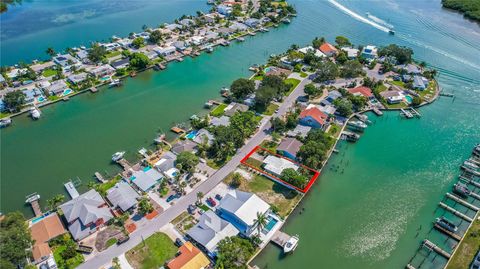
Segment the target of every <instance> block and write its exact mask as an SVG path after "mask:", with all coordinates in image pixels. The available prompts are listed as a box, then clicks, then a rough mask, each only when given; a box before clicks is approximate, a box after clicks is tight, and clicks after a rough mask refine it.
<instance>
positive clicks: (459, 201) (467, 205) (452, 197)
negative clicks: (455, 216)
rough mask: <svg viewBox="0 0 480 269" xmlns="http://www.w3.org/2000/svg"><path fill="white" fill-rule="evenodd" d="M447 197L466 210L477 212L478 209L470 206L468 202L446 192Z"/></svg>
mask: <svg viewBox="0 0 480 269" xmlns="http://www.w3.org/2000/svg"><path fill="white" fill-rule="evenodd" d="M447 197H448V198H450V199H452V200H453V201H455V202H457V203H459V204H461V205H463V206H465V207H467V208H470V209H472V210H475V211H478V210H479V208H478V207H476V206H474V205H472V204H470V203H469V202H467V201H465V200H463V199H461V198H460V197H458V196H455V195H453V194H451V193H448V192H447Z"/></svg>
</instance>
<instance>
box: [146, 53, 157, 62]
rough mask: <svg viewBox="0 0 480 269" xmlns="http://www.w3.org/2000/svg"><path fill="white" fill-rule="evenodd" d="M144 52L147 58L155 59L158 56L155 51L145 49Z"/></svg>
mask: <svg viewBox="0 0 480 269" xmlns="http://www.w3.org/2000/svg"><path fill="white" fill-rule="evenodd" d="M144 54H145V55H146V56H147V58H148V59H149V60H155V59H156V58H158V53H156V52H155V51H146V52H144Z"/></svg>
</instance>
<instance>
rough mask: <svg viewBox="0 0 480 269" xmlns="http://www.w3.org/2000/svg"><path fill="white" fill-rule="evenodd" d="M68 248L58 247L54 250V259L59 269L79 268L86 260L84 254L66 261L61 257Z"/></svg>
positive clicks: (78, 254)
mask: <svg viewBox="0 0 480 269" xmlns="http://www.w3.org/2000/svg"><path fill="white" fill-rule="evenodd" d="M66 248H67V247H66V246H56V247H55V248H54V250H53V258H54V259H55V262H56V263H57V266H58V269H70V268H75V267H77V266H79V265H80V264H81V263H82V262H83V261H84V258H83V256H82V254H80V253H77V255H76V256H75V257H73V258H70V259H68V260H66V261H65V260H64V259H63V258H62V256H61V254H62V252H63V251H65V249H66Z"/></svg>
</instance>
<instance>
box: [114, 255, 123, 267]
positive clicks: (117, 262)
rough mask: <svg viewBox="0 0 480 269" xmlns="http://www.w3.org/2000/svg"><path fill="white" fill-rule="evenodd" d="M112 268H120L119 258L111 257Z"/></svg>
mask: <svg viewBox="0 0 480 269" xmlns="http://www.w3.org/2000/svg"><path fill="white" fill-rule="evenodd" d="M112 268H113V269H122V267H121V266H120V260H119V259H118V257H115V258H113V259H112Z"/></svg>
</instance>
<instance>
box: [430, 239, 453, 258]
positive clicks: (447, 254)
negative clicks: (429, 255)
mask: <svg viewBox="0 0 480 269" xmlns="http://www.w3.org/2000/svg"><path fill="white" fill-rule="evenodd" d="M423 246H425V247H426V248H428V249H430V250H433V251H435V252H437V253H438V254H440V255H442V256H443V257H445V258H447V259H450V257H451V256H452V255H451V254H450V253H448V252H446V251H445V250H443V249H441V248H440V247H438V246H437V245H435V244H434V243H432V242H431V241H429V240H428V239H425V240H423Z"/></svg>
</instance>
